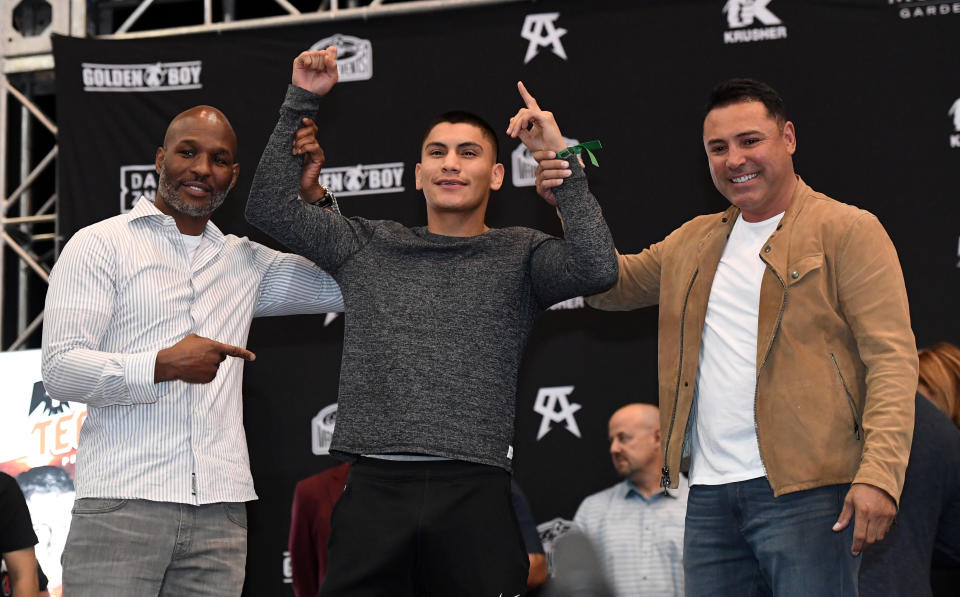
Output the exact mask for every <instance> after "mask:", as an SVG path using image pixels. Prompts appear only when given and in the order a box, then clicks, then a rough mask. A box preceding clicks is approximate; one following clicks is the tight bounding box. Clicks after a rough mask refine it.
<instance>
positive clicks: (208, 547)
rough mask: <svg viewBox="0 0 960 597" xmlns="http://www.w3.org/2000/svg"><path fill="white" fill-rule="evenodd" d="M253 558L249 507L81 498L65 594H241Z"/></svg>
mask: <svg viewBox="0 0 960 597" xmlns="http://www.w3.org/2000/svg"><path fill="white" fill-rule="evenodd" d="M246 559H247V510H246V505H245V504H243V503H219V504H205V505H202V506H191V505H188V504H174V503H169V502H149V501H146V500H123V499H104V498H81V499H78V500H77V501H76V503H75V504H74V506H73V520H72V521H71V524H70V533H69V535H68V536H67V544H66V547H65V548H64V550H63V594H64V595H68V596H69V597H103V596H105V595H117V596H120V595H124V596H126V595H129V596H135V597H141V596H151V597H153V596H156V595H162V596H164V597H174V596H180V595H183V596H188V595H189V596H194V595H199V596H204V597H207V596H209V597H213V596H217V597H227V596H230V597H236V596H238V595H240V592H241V591H242V590H243V576H244V568H245V565H246Z"/></svg>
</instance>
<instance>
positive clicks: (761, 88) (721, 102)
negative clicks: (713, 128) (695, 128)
mask: <svg viewBox="0 0 960 597" xmlns="http://www.w3.org/2000/svg"><path fill="white" fill-rule="evenodd" d="M739 102H760V103H762V104H763V105H764V107H766V108H767V114H769V115H770V117H771V118H773V119H774V120H776V121H777V124H778V125H779V126H780V127H781V128H782V127H783V125H784V124H785V123H786V122H787V107H786V106H785V105H784V103H783V98H782V97H780V94H779V93H777V91H776V90H775V89H774V88H773V87H770V86H769V85H767V84H766V83H763V82H762V81H757V80H756V79H747V78H736V79H729V80H726V81H724V82H723V83H720V84H719V85H717V86H716V87H714V88H713V91H711V92H710V98H709V99H708V100H707V105H706V106H705V107H704V110H703V119H704V120H706V118H707V114H709V113H710V111H711V110H713V109H714V108H722V107H724V106H729V105H730V104H736V103H739Z"/></svg>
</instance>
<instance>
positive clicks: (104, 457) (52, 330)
mask: <svg viewBox="0 0 960 597" xmlns="http://www.w3.org/2000/svg"><path fill="white" fill-rule="evenodd" d="M342 310H343V298H342V296H341V294H340V288H339V286H337V283H336V282H335V281H334V280H333V279H332V278H331V277H330V276H329V275H328V274H327V273H326V272H324V271H323V270H321V269H320V268H318V267H316V266H315V265H314V264H313V263H312V262H310V261H308V260H307V259H304V258H303V257H300V256H297V255H291V254H287V253H281V252H279V251H275V250H273V249H270V248H267V247H264V246H262V245H259V244H257V243H254V242H252V241H250V240H249V239H247V238H245V237H244V238H238V237H236V236H234V235H224V234H223V233H222V232H221V231H220V230H219V229H218V228H217V227H216V226H215V225H214V224H213V223H212V222H207V225H206V228H205V230H204V232H203V238H202V240H201V243H200V246H199V247H198V249H197V250H196V253H195V255H194V256H193V259H192V260H191V258H190V255H189V254H188V250H187V248H186V247H185V245H184V242H183V240H182V238H181V234H180V231H179V229H178V228H177V225H176V223H175V222H174V220H173V218H172V217H171V216H168V215H165V214H163V213H162V212H160V211H159V210H158V209H157V208H156V207H155V206H154V205H153V203H151V202H150V201H148V200H146V199H142V198H141V200H140V201H138V202H137V204H136V205H135V206H134V208H133V210H132V211H130V212H129V213H127V214H124V215H120V216H115V217H113V218H109V219H107V220H104V221H102V222H99V223H97V224H93V225H92V226H88V227H86V228H84V229H82V230H80V231H79V232H77V233H76V234H75V235H74V236H73V238H72V239H71V240H70V242H69V243H67V245H66V246H65V247H64V250H63V254H62V255H61V256H60V259H58V260H57V262H56V265H55V266H54V268H53V271H52V272H51V274H50V288H49V290H48V291H47V299H46V310H45V315H44V326H43V381H44V385H45V387H46V389H47V391H48V392H49V393H50V395H51V396H53V397H54V398H56V399H58V400H67V401H76V402H83V403H86V405H87V418H86V421H85V422H84V424H83V427H82V429H81V432H80V439H79V446H78V449H77V469H76V489H77V497H78V498H84V497H101V498H104V497H105V498H131V499H146V500H153V501H164V502H177V503H184V504H207V503H213V502H242V501H248V500H253V499H256V497H257V496H256V493H255V492H254V489H253V479H252V477H251V475H250V464H249V457H248V455H247V445H246V438H245V435H244V431H243V414H242V400H241V385H242V376H243V361H242V360H240V359H236V358H233V357H227V359H226V360H225V361H224V362H223V363H221V364H220V369H219V371H218V372H217V375H216V377H215V378H214V379H213V381H211V382H210V383H206V384H191V383H186V382H183V381H179V380H174V381H165V382H160V383H154V381H153V379H154V365H155V361H156V358H157V352H158V351H159V350H160V349H162V348H166V347H169V346H172V345H173V344H176V343H177V342H178V341H180V340H181V339H182V338H183V337H184V336H186V335H188V334H190V333H195V334H197V335H199V336H204V337H207V338H211V339H213V340H217V341H219V342H224V343H226V344H232V345H235V346H246V344H247V335H248V333H249V331H250V323H251V320H252V318H253V317H259V316H267V315H290V314H295V313H322V312H329V311H342Z"/></svg>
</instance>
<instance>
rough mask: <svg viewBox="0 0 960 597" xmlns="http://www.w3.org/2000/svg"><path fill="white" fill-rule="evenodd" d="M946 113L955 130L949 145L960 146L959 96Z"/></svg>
mask: <svg viewBox="0 0 960 597" xmlns="http://www.w3.org/2000/svg"><path fill="white" fill-rule="evenodd" d="M958 4H960V3H958ZM947 114H949V115H950V116H953V128H954V130H955V131H957V132H956V134H953V135H950V147H953V148H958V147H960V97H958V98H957V101H955V102H953V105H952V106H950V111H949V112H947Z"/></svg>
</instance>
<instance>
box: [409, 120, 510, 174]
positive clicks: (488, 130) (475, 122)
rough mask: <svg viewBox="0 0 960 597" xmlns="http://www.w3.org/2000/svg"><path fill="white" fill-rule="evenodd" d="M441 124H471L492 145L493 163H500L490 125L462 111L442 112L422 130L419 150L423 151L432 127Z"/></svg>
mask: <svg viewBox="0 0 960 597" xmlns="http://www.w3.org/2000/svg"><path fill="white" fill-rule="evenodd" d="M443 122H449V123H451V124H460V123H465V124H472V125H473V126H475V127H477V128H479V129H480V130H481V131H483V136H484V137H486V138H487V140H488V141H490V144H491V145H493V162H494V163H498V162H499V161H500V144H499V143H498V142H497V133H496V132H495V131H494V130H493V127H492V126H490V123H488V122H487V121H486V120H484V119H483V118H480V117H479V116H477V115H476V114H474V113H473V112H466V111H464V110H453V111H450V112H444V113H443V114H440V115H439V116H437V117H435V118H434V119H433V120H431V121H430V122H429V123H428V124H427V127H426V128H425V129H424V131H423V136H422V137H421V138H420V149H421V150H422V149H423V144H424V143H426V142H427V137H428V136H430V131H432V130H433V127H435V126H437V125H438V124H440V123H443Z"/></svg>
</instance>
